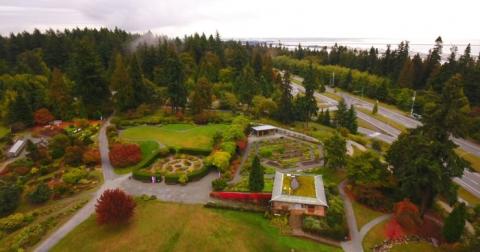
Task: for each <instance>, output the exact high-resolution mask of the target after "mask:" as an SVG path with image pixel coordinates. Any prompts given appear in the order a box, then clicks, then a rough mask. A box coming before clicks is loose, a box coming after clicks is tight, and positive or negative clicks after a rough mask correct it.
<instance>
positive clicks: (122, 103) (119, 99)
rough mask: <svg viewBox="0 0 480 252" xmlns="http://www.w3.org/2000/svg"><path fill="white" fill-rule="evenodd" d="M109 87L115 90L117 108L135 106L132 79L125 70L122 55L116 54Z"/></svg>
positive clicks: (122, 109) (124, 109)
mask: <svg viewBox="0 0 480 252" xmlns="http://www.w3.org/2000/svg"><path fill="white" fill-rule="evenodd" d="M110 87H111V89H112V90H115V92H116V93H115V97H114V98H115V105H116V107H117V109H118V110H120V111H126V110H129V109H133V108H135V98H134V92H135V91H134V89H133V85H132V79H131V78H130V75H129V74H128V72H127V69H126V67H125V65H124V62H123V57H122V55H120V54H117V56H116V58H115V68H114V70H113V72H112V77H111V79H110Z"/></svg>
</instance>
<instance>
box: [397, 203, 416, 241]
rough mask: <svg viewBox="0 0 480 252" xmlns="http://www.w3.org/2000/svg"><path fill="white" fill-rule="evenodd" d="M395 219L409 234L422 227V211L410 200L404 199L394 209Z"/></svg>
mask: <svg viewBox="0 0 480 252" xmlns="http://www.w3.org/2000/svg"><path fill="white" fill-rule="evenodd" d="M393 211H394V212H393V217H394V218H395V220H396V221H397V222H398V224H400V226H402V228H403V229H404V230H405V231H407V232H409V233H412V232H415V231H417V229H418V227H419V226H420V225H421V223H422V220H421V218H420V211H419V210H418V207H417V206H416V205H415V204H413V203H412V202H411V201H410V200H409V199H404V200H402V201H400V202H397V203H396V204H395V206H394V208H393Z"/></svg>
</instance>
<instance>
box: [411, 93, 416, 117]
mask: <svg viewBox="0 0 480 252" xmlns="http://www.w3.org/2000/svg"><path fill="white" fill-rule="evenodd" d="M416 96H417V91H413V97H412V109H411V110H410V115H411V116H413V106H414V105H415V97H416Z"/></svg>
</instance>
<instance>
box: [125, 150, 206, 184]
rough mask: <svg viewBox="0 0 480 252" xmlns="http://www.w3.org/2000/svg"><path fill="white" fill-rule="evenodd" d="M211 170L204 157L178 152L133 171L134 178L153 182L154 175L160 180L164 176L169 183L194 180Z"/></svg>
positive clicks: (183, 182)
mask: <svg viewBox="0 0 480 252" xmlns="http://www.w3.org/2000/svg"><path fill="white" fill-rule="evenodd" d="M208 172H209V169H208V167H206V166H205V164H204V162H203V158H201V157H197V156H192V155H188V154H176V155H171V156H168V157H165V158H161V159H159V160H158V161H157V162H155V163H154V164H153V165H151V166H149V167H145V168H142V169H139V170H136V171H134V172H133V178H135V179H137V180H141V181H144V182H151V181H152V177H156V181H157V182H160V181H161V179H162V177H163V178H164V179H165V182H166V183H168V184H176V183H182V184H185V183H187V182H189V181H194V180H197V179H200V178H202V177H203V176H205V175H206V174H207V173H208Z"/></svg>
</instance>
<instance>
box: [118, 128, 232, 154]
mask: <svg viewBox="0 0 480 252" xmlns="http://www.w3.org/2000/svg"><path fill="white" fill-rule="evenodd" d="M228 127H229V125H226V124H209V125H203V126H197V125H193V124H168V125H164V126H137V127H132V128H127V129H125V130H123V131H121V132H120V139H122V140H125V141H127V142H128V141H130V142H131V141H133V142H138V141H145V140H154V141H157V142H159V143H162V144H164V145H166V146H168V147H169V148H173V149H180V150H182V149H188V150H198V151H200V152H205V154H208V153H207V152H210V151H211V150H212V147H213V146H212V138H213V136H214V135H215V133H216V132H222V131H225V130H226V129H227V128H228Z"/></svg>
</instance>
